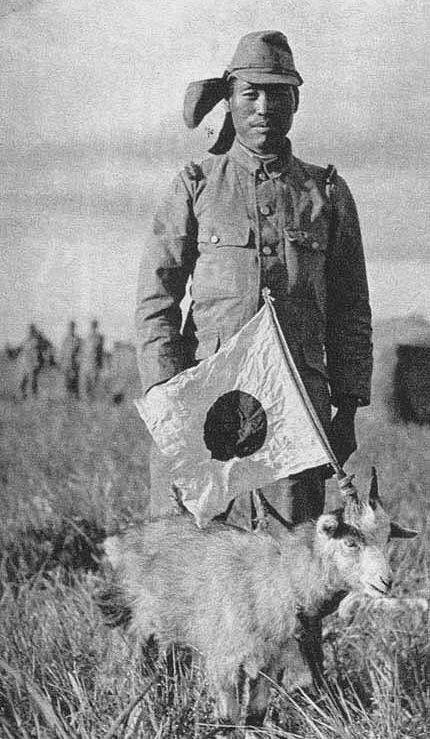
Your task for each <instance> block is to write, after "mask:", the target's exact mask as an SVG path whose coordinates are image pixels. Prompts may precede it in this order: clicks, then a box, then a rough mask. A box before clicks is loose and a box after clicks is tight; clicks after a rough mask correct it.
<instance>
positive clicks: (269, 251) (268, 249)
mask: <svg viewBox="0 0 430 739" xmlns="http://www.w3.org/2000/svg"><path fill="white" fill-rule="evenodd" d="M262 252H263V254H265V255H266V257H270V255H271V254H272V249H271V247H270V246H263V249H262Z"/></svg>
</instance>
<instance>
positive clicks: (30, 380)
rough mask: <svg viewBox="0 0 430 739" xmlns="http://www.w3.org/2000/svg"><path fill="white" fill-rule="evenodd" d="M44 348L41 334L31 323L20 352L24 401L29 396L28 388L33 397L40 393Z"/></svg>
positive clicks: (21, 387)
mask: <svg viewBox="0 0 430 739" xmlns="http://www.w3.org/2000/svg"><path fill="white" fill-rule="evenodd" d="M42 351H43V347H42V344H41V334H40V333H39V331H38V330H37V328H36V326H35V325H34V323H30V326H29V328H28V334H27V336H26V338H25V340H24V343H23V344H22V347H21V352H20V362H21V371H22V374H21V381H20V391H21V397H22V398H23V399H25V398H27V396H28V388H29V389H30V393H31V395H32V396H33V397H35V396H36V395H37V393H38V391H39V374H40V370H41V369H42V366H43V354H42Z"/></svg>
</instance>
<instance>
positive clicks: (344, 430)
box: [330, 405, 357, 467]
mask: <svg viewBox="0 0 430 739" xmlns="http://www.w3.org/2000/svg"><path fill="white" fill-rule="evenodd" d="M355 412H356V407H355V405H354V406H349V405H346V406H341V405H340V406H339V408H338V410H337V412H336V415H335V416H334V418H333V419H332V422H331V429H330V443H331V446H332V449H333V451H334V453H335V455H336V458H337V460H338V462H339V464H340V466H341V467H343V465H344V464H345V462H346V460H347V459H348V458H349V457H350V456H351V454H352V453H353V452H355V450H356V449H357V440H356V437H355Z"/></svg>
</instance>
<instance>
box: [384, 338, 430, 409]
mask: <svg viewBox="0 0 430 739" xmlns="http://www.w3.org/2000/svg"><path fill="white" fill-rule="evenodd" d="M393 407H394V412H395V415H396V417H397V418H398V420H400V421H404V422H411V421H412V422H414V423H418V424H430V346H425V345H415V346H414V345H410V344H399V346H398V347H397V364H396V368H395V371H394V379H393Z"/></svg>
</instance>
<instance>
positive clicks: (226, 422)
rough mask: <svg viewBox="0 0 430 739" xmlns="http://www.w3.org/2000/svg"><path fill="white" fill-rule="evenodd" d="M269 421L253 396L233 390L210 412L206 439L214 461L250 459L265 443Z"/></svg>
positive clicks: (205, 432) (218, 401) (225, 394)
mask: <svg viewBox="0 0 430 739" xmlns="http://www.w3.org/2000/svg"><path fill="white" fill-rule="evenodd" d="M266 434H267V417H266V413H265V411H264V408H263V406H262V405H261V403H260V402H259V400H257V398H255V397H254V396H253V395H250V394H249V393H245V392H243V391H242V390H231V391H230V392H228V393H224V395H221V396H220V397H219V398H217V400H216V401H215V403H214V404H213V405H212V406H211V407H210V408H209V410H208V412H207V415H206V420H205V423H204V429H203V439H204V442H205V444H206V447H207V449H209V451H210V452H211V454H212V459H217V460H219V461H220V462H227V460H229V459H233V457H249V455H251V454H254V452H256V451H258V449H260V448H261V447H262V446H263V444H264V442H265V439H266Z"/></svg>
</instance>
